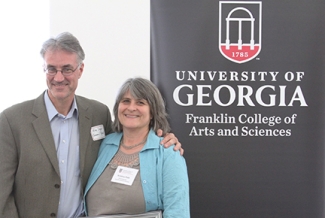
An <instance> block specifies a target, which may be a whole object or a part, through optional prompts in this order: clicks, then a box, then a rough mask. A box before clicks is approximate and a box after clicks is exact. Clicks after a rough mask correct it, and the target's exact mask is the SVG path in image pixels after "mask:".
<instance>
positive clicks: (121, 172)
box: [111, 166, 139, 185]
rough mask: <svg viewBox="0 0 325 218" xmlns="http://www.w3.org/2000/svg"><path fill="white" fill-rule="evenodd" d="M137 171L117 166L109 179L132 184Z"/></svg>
mask: <svg viewBox="0 0 325 218" xmlns="http://www.w3.org/2000/svg"><path fill="white" fill-rule="evenodd" d="M138 171H139V170H138V169H133V168H128V167H122V166H118V167H117V169H116V170H115V173H114V175H113V178H112V180H111V181H112V182H116V183H120V184H124V185H132V183H133V181H134V179H135V177H136V175H137V173H138Z"/></svg>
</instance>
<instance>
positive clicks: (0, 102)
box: [0, 0, 49, 112]
mask: <svg viewBox="0 0 325 218" xmlns="http://www.w3.org/2000/svg"><path fill="white" fill-rule="evenodd" d="M35 5H37V6H38V7H35ZM0 27H1V34H0V66H1V67H0V76H1V77H0V112H1V111H2V110H4V109H5V108H7V107H9V106H11V105H13V104H16V103H18V102H22V101H26V100H29V99H33V98H36V97H38V96H39V95H40V94H41V93H42V91H44V90H45V89H46V83H45V75H44V72H43V68H42V64H43V62H42V59H41V56H40V54H39V52H40V49H41V46H42V43H43V41H44V40H46V39H47V38H48V37H49V2H48V1H46V0H30V1H26V0H15V1H1V3H0Z"/></svg>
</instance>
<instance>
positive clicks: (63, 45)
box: [40, 32, 85, 63]
mask: <svg viewBox="0 0 325 218" xmlns="http://www.w3.org/2000/svg"><path fill="white" fill-rule="evenodd" d="M56 50H63V51H66V52H70V53H75V54H77V58H78V62H79V63H82V61H83V60H84V59H85V53H84V51H83V49H82V47H81V45H80V43H79V41H78V39H77V38H76V37H74V36H73V35H72V34H71V33H69V32H63V33H61V34H59V35H57V36H56V37H52V38H50V39H48V40H47V41H45V42H44V43H43V46H42V49H41V52H40V53H41V56H42V58H43V59H44V56H45V53H46V52H47V51H56Z"/></svg>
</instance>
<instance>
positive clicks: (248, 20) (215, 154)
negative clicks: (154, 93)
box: [151, 0, 325, 218]
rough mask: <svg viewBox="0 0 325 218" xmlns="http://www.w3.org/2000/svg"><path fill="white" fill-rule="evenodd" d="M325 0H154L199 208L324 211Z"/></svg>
mask: <svg viewBox="0 0 325 218" xmlns="http://www.w3.org/2000/svg"><path fill="white" fill-rule="evenodd" d="M324 11H325V1H324V0H295V1H283V0H274V1H215V0H201V1H194V0H187V1H180V0H153V1H151V78H152V81H153V82H154V83H155V84H156V85H157V86H158V87H159V89H160V90H161V92H162V93H163V96H164V97H165V99H166V103H167V108H168V113H169V115H170V122H171V125H172V129H173V132H174V133H175V134H176V136H177V137H178V138H179V140H180V141H181V142H182V145H183V147H184V148H185V158H186V160H187V165H188V172H189V178H190V194H191V196H190V197H191V198H190V200H191V215H192V217H227V218H229V217H254V218H255V217H258V218H260V217H277V218H278V217H285V218H288V217H295V218H299V217H304V218H305V217H312V218H323V217H324V216H325V213H324V203H325V202H324V121H325V119H324V118H325V117H324V114H325V113H324V112H325V107H324V106H325V105H324V99H325V78H324V73H325V16H324Z"/></svg>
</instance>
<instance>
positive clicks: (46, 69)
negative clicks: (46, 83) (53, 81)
mask: <svg viewBox="0 0 325 218" xmlns="http://www.w3.org/2000/svg"><path fill="white" fill-rule="evenodd" d="M80 65H81V63H79V64H78V66H77V67H76V68H75V69H74V70H72V72H71V73H67V72H64V71H63V70H64V69H65V68H64V67H63V68H62V69H61V70H58V69H56V68H54V69H55V73H49V71H48V68H44V73H46V75H49V76H55V75H56V74H57V73H58V71H60V72H61V74H62V75H63V76H71V75H72V74H73V73H74V72H75V71H76V70H77V69H78V68H79V67H80ZM54 69H53V71H54ZM69 70H70V69H69Z"/></svg>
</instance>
